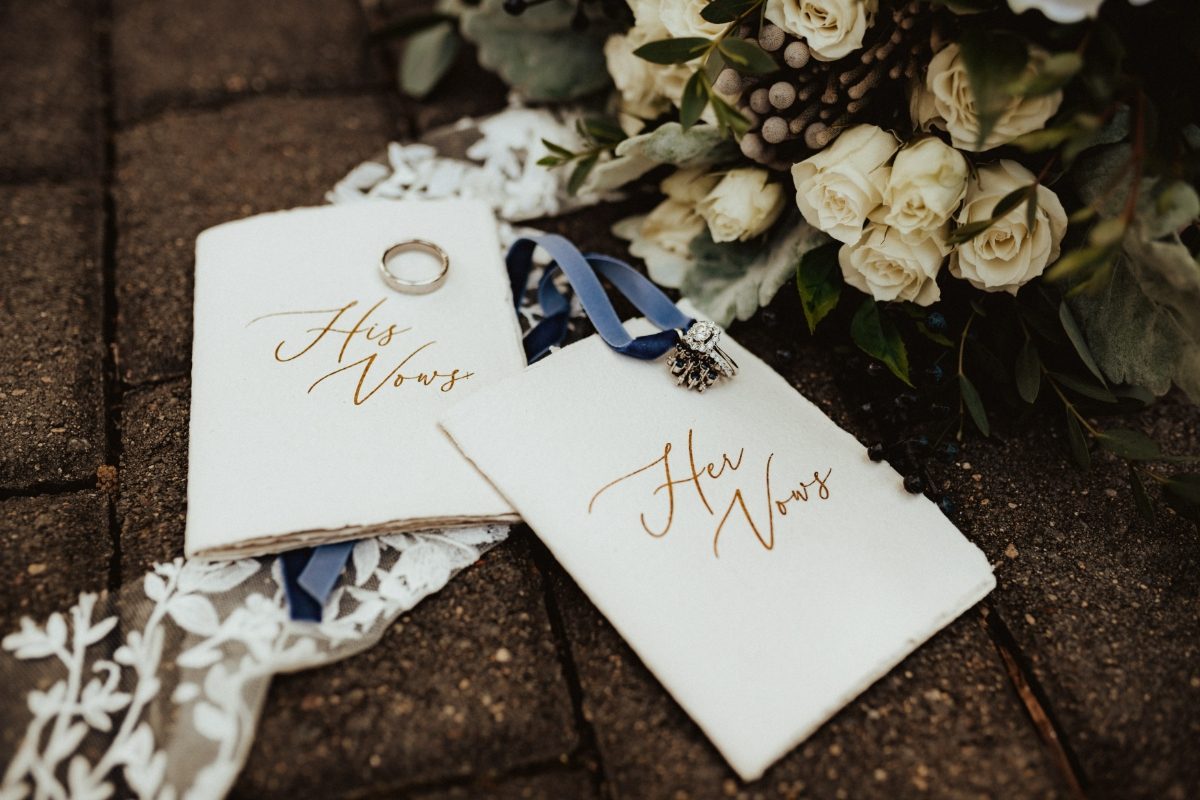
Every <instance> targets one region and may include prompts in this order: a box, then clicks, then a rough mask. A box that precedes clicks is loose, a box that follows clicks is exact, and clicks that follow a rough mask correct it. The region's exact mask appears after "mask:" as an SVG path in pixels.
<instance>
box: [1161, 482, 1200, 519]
mask: <svg viewBox="0 0 1200 800" xmlns="http://www.w3.org/2000/svg"><path fill="white" fill-rule="evenodd" d="M1162 487H1163V496H1164V497H1166V499H1167V502H1168V503H1169V504H1170V505H1171V508H1173V509H1175V511H1176V512H1177V513H1178V514H1179V515H1180V516H1182V517H1184V518H1185V519H1189V520H1191V521H1192V522H1198V523H1200V475H1197V474H1195V473H1181V474H1179V475H1172V476H1171V477H1170V478H1168V479H1167V480H1166V481H1165V482H1164V483H1163V485H1162Z"/></svg>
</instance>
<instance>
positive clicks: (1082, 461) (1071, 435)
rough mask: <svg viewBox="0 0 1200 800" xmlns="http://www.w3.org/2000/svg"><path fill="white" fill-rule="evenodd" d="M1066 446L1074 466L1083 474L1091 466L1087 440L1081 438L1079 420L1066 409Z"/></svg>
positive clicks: (1081, 431)
mask: <svg viewBox="0 0 1200 800" xmlns="http://www.w3.org/2000/svg"><path fill="white" fill-rule="evenodd" d="M1066 412H1067V444H1068V445H1069V446H1070V448H1071V458H1072V459H1074V461H1075V464H1076V465H1077V466H1078V467H1079V468H1080V469H1081V470H1083V471H1084V472H1086V471H1087V470H1088V469H1090V468H1091V466H1092V454H1091V453H1089V452H1088V445H1087V439H1085V438H1084V436H1083V428H1081V427H1080V426H1079V420H1077V419H1076V418H1075V415H1074V414H1072V413H1071V409H1069V408H1068V409H1067V410H1066Z"/></svg>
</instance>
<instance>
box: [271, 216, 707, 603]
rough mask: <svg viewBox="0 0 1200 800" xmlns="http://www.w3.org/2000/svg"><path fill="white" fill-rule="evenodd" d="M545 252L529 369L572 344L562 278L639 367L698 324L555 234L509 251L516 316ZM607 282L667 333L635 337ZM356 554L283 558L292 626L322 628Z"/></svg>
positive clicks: (605, 335) (313, 552)
mask: <svg viewBox="0 0 1200 800" xmlns="http://www.w3.org/2000/svg"><path fill="white" fill-rule="evenodd" d="M538 247H541V248H542V249H543V250H545V251H546V252H547V253H549V254H550V256H551V258H553V259H554V261H553V263H552V264H551V265H550V266H549V267H548V268H547V269H546V271H545V273H544V274H543V275H542V279H541V282H540V283H539V284H538V302H539V304H540V305H541V307H542V311H543V318H542V321H541V322H539V323H538V324H537V325H535V326H533V327H532V328H531V329H530V330H529V331H528V332H527V333H526V334H525V339H524V346H525V357H526V358H527V359H528V361H529V363H530V364H532V363H533V362H535V361H537V360H539V359H541V358H543V357H545V356H546V355H547V354H548V353H549V352H550V350H551V349H552V348H554V347H556V346H558V345H561V344H562V343H563V341H565V340H566V338H567V326H568V324H569V322H570V316H571V301H570V299H569V298H568V297H567V295H566V294H564V293H562V292H560V291H559V290H558V287H557V286H556V285H555V284H554V278H555V277H556V276H557V275H558V274H559V272H562V273H563V274H565V275H566V276H567V280H568V281H569V282H570V284H571V287H572V288H573V289H574V290H575V296H576V297H578V298H579V302H580V305H582V306H583V310H584V311H585V312H586V313H587V316H588V318H589V319H590V320H591V321H592V325H593V326H594V327H595V328H596V332H597V333H598V334H600V338H601V339H603V340H604V341H605V342H607V343H608V346H609V347H611V348H612V349H613V350H616V351H617V352H618V353H622V354H624V355H627V356H632V357H633V358H640V359H655V358H658V357H659V356H662V355H663V354H664V353H666V352H667V351H668V350H670V349H671V348H672V347H674V346H675V344H676V343H677V342H678V341H679V335H678V334H677V333H676V331H679V330H687V329H688V328H689V327H691V325H692V323H693V322H695V320H694V319H692V318H691V317H689V316H687V315H686V314H684V313H683V312H682V311H680V310H679V309H678V308H677V307H676V306H675V304H674V303H672V302H671V299H670V298H669V297H667V296H666V295H665V294H663V292H662V290H661V289H659V288H658V287H657V286H655V285H654V284H653V283H651V282H650V280H649V279H648V278H646V276H644V275H642V274H641V273H640V272H638V271H637V270H635V269H634V268H633V267H631V266H629V265H628V264H626V263H625V262H624V261H620V260H618V259H615V258H612V257H611V256H606V255H601V254H599V253H587V254H586V255H585V254H584V253H581V252H579V249H578V248H577V247H575V245H573V244H572V243H571V242H570V241H568V240H567V239H565V238H563V237H562V236H558V235H557V234H552V233H551V234H546V235H543V236H533V237H527V238H522V239H518V240H517V241H516V242H514V243H513V246H512V247H511V248H509V251H508V256H507V257H506V259H505V261H506V263H507V266H508V279H509V282H510V284H511V286H512V294H513V301H514V303H515V304H516V308H517V309H520V307H521V298H522V297H523V296H524V294H525V288H526V287H527V286H528V285H529V274H530V272H531V271H532V270H533V252H534V250H536V249H537V248H538ZM601 275H602V276H604V277H605V278H607V279H608V281H609V282H610V283H611V284H612V285H613V286H614V287H616V289H617V291H619V292H620V293H621V294H623V295H624V296H625V298H626V299H628V300H629V302H631V303H633V305H634V307H635V308H637V310H638V311H640V312H642V314H643V315H644V316H645V317H646V319H648V320H650V321H651V322H653V323H654V324H655V325H657V326H658V327H659V328H661V330H660V331H658V332H657V333H651V334H646V335H645V336H637V337H634V336H630V335H629V331H627V330H625V326H624V325H622V324H621V318H620V317H618V316H617V311H616V309H615V308H613V304H612V301H611V300H609V299H608V294H607V293H606V292H605V291H604V286H603V284H601V283H600V278H599V277H598V276H601ZM353 549H354V542H338V543H336V544H325V545H321V546H320V547H316V548H312V547H307V548H304V549H302V550H293V551H291V552H288V553H284V554H283V555H282V556H281V557H280V559H281V566H282V570H283V586H284V595H285V597H286V598H287V602H288V610H289V612H290V614H291V617H292V619H294V620H301V621H309V622H320V621H321V610H322V609H323V608H324V607H325V604H326V603H327V602H328V601H329V597H330V596H331V595H332V594H333V589H334V587H335V586H336V585H337V581H338V578H339V577H340V576H341V574H342V571H343V570H344V569H345V568H346V561H347V560H348V559H349V558H350V553H351V551H352V550H353Z"/></svg>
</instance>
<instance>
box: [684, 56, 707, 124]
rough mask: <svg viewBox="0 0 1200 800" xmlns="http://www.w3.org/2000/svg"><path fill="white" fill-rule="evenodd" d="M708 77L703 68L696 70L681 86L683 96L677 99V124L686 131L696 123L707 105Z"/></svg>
mask: <svg viewBox="0 0 1200 800" xmlns="http://www.w3.org/2000/svg"><path fill="white" fill-rule="evenodd" d="M708 95H709V88H708V78H706V77H705V76H704V71H703V70H696V72H694V73H692V77H691V78H689V79H688V82H687V84H685V85H684V87H683V97H682V99H680V101H679V124H680V125H682V126H683V129H684V130H685V131H686V130H687V129H688V128H690V127H692V126H693V125H695V124H696V122H697V121H698V120H699V119H700V115H701V114H703V113H704V109H705V108H706V107H707V106H708Z"/></svg>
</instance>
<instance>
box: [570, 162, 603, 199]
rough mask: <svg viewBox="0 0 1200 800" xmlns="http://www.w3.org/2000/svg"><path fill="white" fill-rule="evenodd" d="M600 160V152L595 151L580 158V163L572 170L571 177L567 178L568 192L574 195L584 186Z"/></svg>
mask: <svg viewBox="0 0 1200 800" xmlns="http://www.w3.org/2000/svg"><path fill="white" fill-rule="evenodd" d="M599 160H600V154H599V153H593V154H592V155H590V156H585V157H584V158H581V159H579V163H578V164H576V165H575V169H573V170H571V177H570V178H569V179H568V180H567V194H570V195H574V194H576V193H577V192H578V191H579V189H580V188H581V187H582V186H583V182H584V181H586V180H587V177H588V174H589V173H590V172H591V171H592V168H593V167H595V166H596V162H597V161H599Z"/></svg>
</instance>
